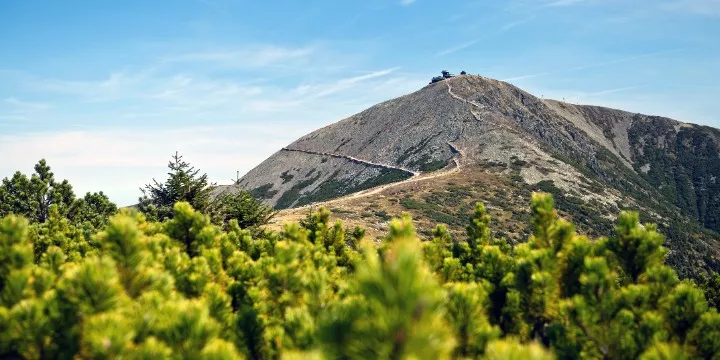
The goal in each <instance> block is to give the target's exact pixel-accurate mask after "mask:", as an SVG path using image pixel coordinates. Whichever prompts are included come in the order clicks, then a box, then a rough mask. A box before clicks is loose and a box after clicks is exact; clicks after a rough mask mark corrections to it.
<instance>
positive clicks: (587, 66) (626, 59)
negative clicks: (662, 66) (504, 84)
mask: <svg viewBox="0 0 720 360" xmlns="http://www.w3.org/2000/svg"><path fill="white" fill-rule="evenodd" d="M682 50H683V49H672V50H664V51H657V52H652V53H646V54H640V55H633V56H628V57H624V58H619V59H615V60H609V61H601V62H596V63H590V64H585V65H579V66H574V67H571V68H567V69H563V70H555V71H543V72H538V73H534V74H527V75H521V76H515V77H510V78H505V79H502V80H501V81H516V80H523V79H529V78H536V77H540V76H547V75H554V74H562V73H567V72H572V71H581V70H587V69H591V68H596V67H601V66H607V65H613V64H620V63H626V62H630V61H634V60H638V59H643V58H650V57H656V56H660V55H665V54H671V53H675V52H679V51H682Z"/></svg>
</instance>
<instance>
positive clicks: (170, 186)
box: [138, 152, 215, 221]
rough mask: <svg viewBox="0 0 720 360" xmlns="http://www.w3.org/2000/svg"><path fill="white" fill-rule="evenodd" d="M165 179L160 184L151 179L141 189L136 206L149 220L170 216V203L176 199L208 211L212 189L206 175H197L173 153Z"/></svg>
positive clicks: (171, 204) (210, 204) (209, 209)
mask: <svg viewBox="0 0 720 360" xmlns="http://www.w3.org/2000/svg"><path fill="white" fill-rule="evenodd" d="M168 169H170V171H169V172H168V174H167V175H168V178H167V179H166V180H165V182H163V183H160V182H158V181H157V180H155V179H153V182H152V183H150V184H146V185H145V187H144V188H140V191H142V193H143V196H142V197H141V198H140V203H139V204H138V208H139V209H140V211H142V212H143V213H145V214H146V215H147V216H148V217H149V218H150V219H156V220H161V221H162V220H165V219H170V218H172V216H173V205H175V203H176V202H180V201H185V202H188V203H189V204H190V205H191V206H192V207H193V208H194V209H197V210H199V211H201V212H207V213H209V212H210V211H211V210H212V206H213V205H215V204H213V202H212V200H213V199H212V188H211V187H210V186H209V185H210V184H209V183H208V176H207V174H202V175H200V169H195V167H193V166H191V165H190V164H189V163H187V162H185V161H184V160H183V157H182V156H181V155H178V153H177V152H175V155H173V156H172V159H171V160H170V161H169V162H168Z"/></svg>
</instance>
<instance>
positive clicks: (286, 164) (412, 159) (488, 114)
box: [220, 75, 720, 276]
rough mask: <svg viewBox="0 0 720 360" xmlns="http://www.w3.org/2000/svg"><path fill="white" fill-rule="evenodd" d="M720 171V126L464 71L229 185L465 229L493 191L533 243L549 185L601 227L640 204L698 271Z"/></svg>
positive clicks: (719, 206)
mask: <svg viewBox="0 0 720 360" xmlns="http://www.w3.org/2000/svg"><path fill="white" fill-rule="evenodd" d="M719 177H720V130H718V129H714V128H710V127H705V126H699V125H694V124H688V123H682V122H679V121H676V120H672V119H668V118H664V117H658V116H647V115H641V114H635V113H630V112H625V111H620V110H614V109H608V108H603V107H597V106H580V105H573V104H568V103H564V102H559V101H554V100H544V99H539V98H537V97H535V96H533V95H532V94H530V93H528V92H525V91H523V90H521V89H519V88H517V87H515V86H513V85H511V84H508V83H505V82H501V81H497V80H493V79H489V78H485V77H482V76H476V75H462V76H457V77H454V78H450V79H447V80H444V81H440V82H437V83H433V84H430V85H428V86H426V87H424V88H422V89H420V90H419V91H417V92H414V93H412V94H409V95H406V96H402V97H399V98H397V99H393V100H390V101H386V102H383V103H380V104H378V105H375V106H373V107H371V108H369V109H367V110H365V111H363V112H361V113H359V114H357V115H354V116H351V117H349V118H347V119H344V120H342V121H339V122H337V123H334V124H331V125H329V126H326V127H324V128H322V129H319V130H316V131H314V132H312V133H310V134H308V135H306V136H303V137H301V138H300V139H298V140H297V141H295V142H293V143H292V144H289V145H288V146H286V147H285V148H283V149H281V150H280V151H278V152H277V153H275V154H274V155H272V156H271V157H270V158H268V159H267V160H265V161H264V162H263V163H261V164H260V165H258V166H257V167H256V168H254V169H253V170H251V171H250V172H248V173H247V174H246V175H245V176H244V177H243V178H242V179H241V181H240V182H239V185H237V186H230V187H224V188H222V189H221V190H220V191H233V190H234V189H236V188H237V187H240V188H243V189H246V190H249V191H250V192H251V193H252V194H253V195H254V196H256V197H258V198H261V199H263V200H264V201H266V202H267V203H269V204H271V205H273V206H275V207H276V208H278V209H288V208H298V207H302V206H306V205H309V204H315V203H319V202H323V201H328V200H331V199H336V200H333V201H331V202H326V203H325V204H326V205H327V206H330V207H331V208H332V207H335V208H336V209H337V210H339V214H338V215H339V216H340V217H341V218H344V219H346V220H348V221H349V222H350V223H352V222H353V221H357V220H359V219H354V220H353V219H352V217H353V214H354V216H362V217H363V219H364V220H365V222H368V221H369V220H370V219H378V220H379V223H378V226H380V225H382V222H385V221H386V220H387V218H388V217H389V216H390V215H397V213H399V212H400V211H409V212H411V213H412V214H413V216H414V218H416V219H418V221H421V222H422V221H427V222H428V223H432V222H433V221H434V222H435V223H445V224H447V225H448V226H450V228H451V229H452V230H453V231H456V232H459V231H462V226H463V225H464V223H465V219H464V218H463V216H464V215H463V216H460V217H458V216H457V215H458V214H465V213H467V214H469V213H470V212H471V210H472V203H473V202H474V201H484V202H486V203H487V204H488V205H489V207H490V208H491V209H493V208H495V209H497V211H496V214H495V217H496V218H497V219H498V221H499V222H500V223H501V224H503V225H506V226H504V228H505V229H507V230H506V231H504V232H503V234H502V235H504V236H507V237H508V238H510V239H512V240H515V241H523V238H524V237H525V236H526V234H527V233H528V232H529V230H528V229H524V228H516V227H513V226H514V224H515V223H517V224H520V223H524V221H522V220H524V219H523V217H526V216H528V215H529V214H526V213H523V212H522V210H520V209H522V208H524V207H526V204H527V202H528V201H529V195H530V193H531V192H532V191H537V190H542V191H547V192H551V193H553V194H554V195H555V198H556V202H557V205H558V208H559V209H560V210H561V212H563V214H564V215H566V216H569V217H571V218H572V219H573V220H574V221H575V222H577V223H579V224H580V226H581V228H582V230H583V231H587V232H593V231H594V232H598V233H602V234H608V233H609V232H610V231H612V220H613V219H614V216H616V215H617V213H618V212H619V211H620V210H623V209H633V210H638V211H640V213H641V215H642V216H643V217H644V220H646V221H651V222H656V223H658V224H659V226H660V227H661V229H662V230H664V232H665V233H666V234H667V236H668V244H667V245H668V246H669V248H670V249H671V253H670V255H669V260H668V261H669V262H670V263H671V264H673V265H674V266H675V267H676V268H677V269H678V270H679V272H680V273H681V274H682V275H683V276H690V275H693V274H696V273H698V272H701V271H703V269H708V268H713V269H717V268H718V267H720V266H719V264H720V263H719V262H718V258H719V254H720V236H719V235H718V233H717V232H718V231H720V179H718V178H719ZM372 204H375V205H373V206H374V207H372V206H370V205H372ZM343 207H345V208H346V209H343ZM516 211H517V212H516ZM300 212H307V210H306V209H300V210H287V211H285V212H283V213H281V216H280V217H279V218H280V219H283V216H285V217H288V216H289V217H292V216H293V215H292V214H298V213H300ZM336 213H337V211H336ZM343 214H345V215H343ZM367 214H369V215H367ZM378 214H379V215H378ZM370 222H371V221H370ZM518 226H519V225H518Z"/></svg>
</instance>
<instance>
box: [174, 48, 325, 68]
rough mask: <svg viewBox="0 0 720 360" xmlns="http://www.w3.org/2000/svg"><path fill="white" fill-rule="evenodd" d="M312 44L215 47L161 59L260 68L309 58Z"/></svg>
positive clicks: (313, 51)
mask: <svg viewBox="0 0 720 360" xmlns="http://www.w3.org/2000/svg"><path fill="white" fill-rule="evenodd" d="M316 50H317V49H316V48H315V47H312V46H307V47H299V48H285V47H280V46H275V45H254V46H248V47H245V48H242V49H220V50H217V49H213V50H207V51H197V52H189V53H183V54H177V55H170V56H166V57H163V58H162V59H161V62H162V63H189V62H205V63H219V64H224V65H229V66H233V67H237V68H258V67H272V66H277V65H284V64H285V63H287V62H295V61H298V60H303V59H307V58H308V57H310V56H311V55H313V54H314V53H315V52H316Z"/></svg>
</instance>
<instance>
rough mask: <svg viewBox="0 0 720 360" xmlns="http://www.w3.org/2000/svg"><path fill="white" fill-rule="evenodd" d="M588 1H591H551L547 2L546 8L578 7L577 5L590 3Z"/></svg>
mask: <svg viewBox="0 0 720 360" xmlns="http://www.w3.org/2000/svg"><path fill="white" fill-rule="evenodd" d="M588 1H589V0H551V1H546V2H545V4H544V6H546V7H559V6H570V5H577V4H580V3H584V2H588Z"/></svg>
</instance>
